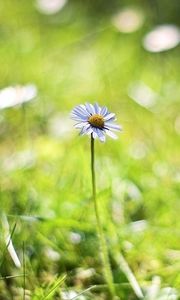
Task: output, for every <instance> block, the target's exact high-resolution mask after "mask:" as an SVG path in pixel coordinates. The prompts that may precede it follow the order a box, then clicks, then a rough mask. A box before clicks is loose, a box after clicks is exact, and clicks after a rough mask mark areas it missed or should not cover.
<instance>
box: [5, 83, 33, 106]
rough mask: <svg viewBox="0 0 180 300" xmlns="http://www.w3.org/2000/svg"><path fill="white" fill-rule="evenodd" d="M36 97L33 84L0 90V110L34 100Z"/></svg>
mask: <svg viewBox="0 0 180 300" xmlns="http://www.w3.org/2000/svg"><path fill="white" fill-rule="evenodd" d="M36 95H37V88H36V86H35V85H33V84H28V85H24V86H20V85H17V86H15V87H13V86H10V87H6V88H4V89H2V90H0V109H4V108H8V107H13V106H16V105H20V104H22V103H25V102H28V101H30V100H32V99H33V98H35V97H36Z"/></svg>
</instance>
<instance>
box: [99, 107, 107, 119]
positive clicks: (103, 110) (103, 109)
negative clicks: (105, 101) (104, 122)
mask: <svg viewBox="0 0 180 300" xmlns="http://www.w3.org/2000/svg"><path fill="white" fill-rule="evenodd" d="M107 112H108V109H107V107H106V106H103V107H102V108H101V111H100V114H101V115H102V116H103V117H104V116H105V115H106V114H107Z"/></svg>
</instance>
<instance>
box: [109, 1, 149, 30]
mask: <svg viewBox="0 0 180 300" xmlns="http://www.w3.org/2000/svg"><path fill="white" fill-rule="evenodd" d="M143 22H144V16H143V14H142V12H141V11H140V10H138V9H137V8H132V7H127V8H124V9H122V10H121V11H120V12H119V13H117V14H116V15H115V16H114V17H113V19H112V23H113V25H114V26H115V27H116V28H117V29H118V30H119V31H121V32H123V33H131V32H134V31H136V30H138V29H139V28H140V27H141V26H142V25H143Z"/></svg>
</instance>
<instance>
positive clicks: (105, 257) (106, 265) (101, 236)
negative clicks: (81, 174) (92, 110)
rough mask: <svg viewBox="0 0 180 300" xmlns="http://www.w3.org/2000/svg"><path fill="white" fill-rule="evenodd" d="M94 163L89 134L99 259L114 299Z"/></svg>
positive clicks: (92, 139)
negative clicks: (97, 195)
mask: <svg viewBox="0 0 180 300" xmlns="http://www.w3.org/2000/svg"><path fill="white" fill-rule="evenodd" d="M94 165H95V156H94V138H93V136H92V134H91V173H92V198H93V202H94V210H95V215H96V222H97V232H98V237H99V243H100V255H101V260H102V264H103V269H104V277H105V280H106V282H107V285H108V288H109V292H110V294H111V299H114V298H115V288H114V284H113V276H112V271H111V267H110V262H109V256H108V249H107V244H106V240H105V236H104V232H103V227H102V224H101V220H100V212H99V207H98V201H97V197H96V178H95V168H94Z"/></svg>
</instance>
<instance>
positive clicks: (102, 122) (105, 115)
mask: <svg viewBox="0 0 180 300" xmlns="http://www.w3.org/2000/svg"><path fill="white" fill-rule="evenodd" d="M71 117H72V119H73V120H75V121H77V122H78V123H76V124H75V128H78V129H80V135H84V134H91V135H92V137H93V138H94V139H96V138H98V139H99V140H100V141H101V142H105V140H106V134H107V135H108V136H110V137H111V138H113V139H116V138H117V136H116V134H115V133H114V132H113V131H116V130H121V126H119V125H117V124H115V123H114V121H115V120H116V117H115V114H114V113H111V112H109V111H108V109H107V107H105V106H103V107H101V106H99V105H98V104H97V103H95V104H94V105H92V104H90V103H86V104H85V105H84V104H80V105H77V106H76V107H75V108H74V109H73V110H72V112H71Z"/></svg>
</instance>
